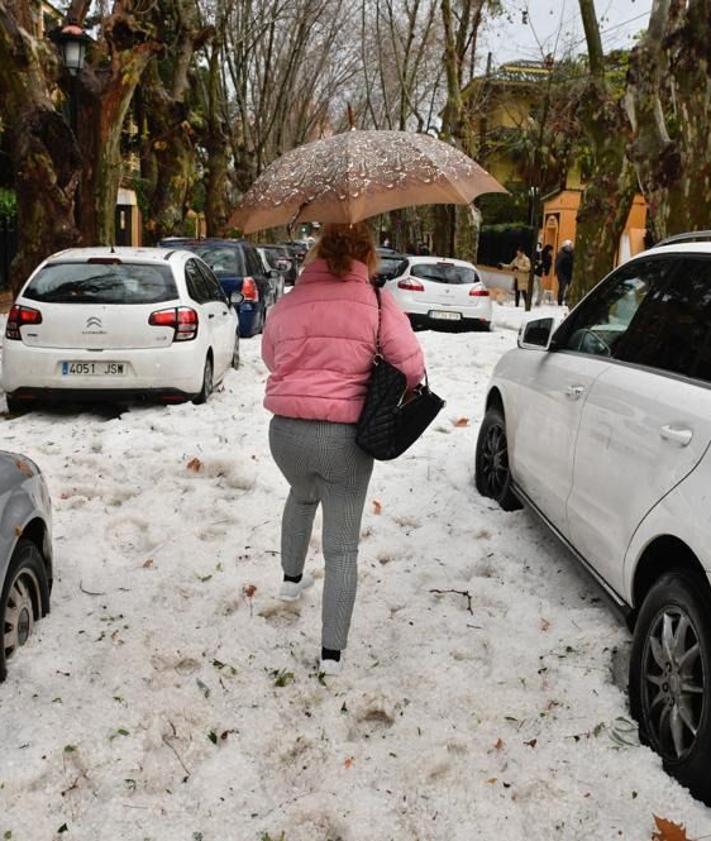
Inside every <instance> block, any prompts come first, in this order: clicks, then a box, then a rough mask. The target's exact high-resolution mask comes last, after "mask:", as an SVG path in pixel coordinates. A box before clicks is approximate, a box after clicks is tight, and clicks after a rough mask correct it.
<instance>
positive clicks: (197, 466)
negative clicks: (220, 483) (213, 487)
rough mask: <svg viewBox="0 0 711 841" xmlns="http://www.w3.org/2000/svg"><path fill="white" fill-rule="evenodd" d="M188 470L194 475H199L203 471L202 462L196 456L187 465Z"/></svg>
mask: <svg viewBox="0 0 711 841" xmlns="http://www.w3.org/2000/svg"><path fill="white" fill-rule="evenodd" d="M187 467H188V470H192V471H193V473H199V472H200V470H202V462H201V461H200V459H199V458H198V457H197V456H196V457H195V458H191V459H190V461H189V462H188V464H187Z"/></svg>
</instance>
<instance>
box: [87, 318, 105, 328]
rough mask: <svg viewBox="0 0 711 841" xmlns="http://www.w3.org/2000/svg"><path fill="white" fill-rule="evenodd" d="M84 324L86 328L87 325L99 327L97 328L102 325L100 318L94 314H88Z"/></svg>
mask: <svg viewBox="0 0 711 841" xmlns="http://www.w3.org/2000/svg"><path fill="white" fill-rule="evenodd" d="M86 326H87V328H88V327H99V328H101V327H102V324H101V319H100V318H99V317H98V316H96V315H92V316H89V318H87V320H86Z"/></svg>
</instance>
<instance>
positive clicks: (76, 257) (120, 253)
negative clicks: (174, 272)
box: [47, 243, 195, 263]
mask: <svg viewBox="0 0 711 841" xmlns="http://www.w3.org/2000/svg"><path fill="white" fill-rule="evenodd" d="M176 245H177V243H176ZM180 250H181V249H180V248H179V247H178V248H174V249H171V248H133V247H127V246H116V247H115V248H111V247H110V246H108V245H105V246H93V247H91V248H67V249H65V250H64V251H58V252H57V253H56V254H52V256H51V257H48V258H47V262H48V263H53V262H55V261H61V260H70V261H77V262H79V261H85V260H91V259H96V258H107V257H109V258H110V257H118V258H119V259H120V260H140V261H141V262H142V263H165V262H166V261H167V260H169V258H171V257H172V256H173V255H174V254H176V253H178V252H180ZM184 253H185V254H187V255H188V256H190V257H194V256H195V255H194V254H191V253H190V252H187V251H185V252H184Z"/></svg>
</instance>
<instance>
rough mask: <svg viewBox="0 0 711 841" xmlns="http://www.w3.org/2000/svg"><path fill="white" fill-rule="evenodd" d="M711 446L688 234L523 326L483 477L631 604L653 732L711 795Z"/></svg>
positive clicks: (707, 302) (708, 316) (657, 745)
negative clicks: (560, 316) (564, 311)
mask: <svg viewBox="0 0 711 841" xmlns="http://www.w3.org/2000/svg"><path fill="white" fill-rule="evenodd" d="M695 236H696V237H697V238H698V237H699V234H698V233H697V234H696V235H695ZM709 238H711V234H710V235H709ZM710 449H711V243H708V242H692V241H691V235H687V236H686V237H676V238H673V239H672V240H670V241H667V243H663V244H660V246H658V247H656V248H654V249H652V250H650V251H647V252H645V253H643V254H640V255H638V256H636V257H635V258H633V259H632V260H630V261H629V262H627V263H625V264H624V265H623V266H621V267H620V268H618V269H617V270H616V271H614V272H613V273H612V274H611V275H609V276H608V277H607V278H606V279H605V280H604V281H603V282H602V283H600V284H599V285H598V286H597V287H596V288H595V289H594V290H593V291H592V292H590V294H589V295H588V296H587V297H586V298H585V299H584V300H583V301H582V302H581V303H580V304H579V305H578V306H577V307H576V308H575V309H574V310H573V311H572V312H571V313H570V315H569V316H568V317H567V318H566V319H565V320H564V321H563V323H562V324H561V325H560V326H557V325H556V324H555V323H554V321H553V319H551V318H547V319H536V320H534V321H530V322H528V323H527V324H525V325H524V326H523V327H522V329H521V332H520V334H519V341H518V349H516V350H513V351H510V352H509V353H507V354H506V355H504V356H503V357H502V359H501V360H500V361H499V363H498V365H497V366H496V369H495V370H494V374H493V379H492V381H491V384H490V387H489V391H488V395H487V399H486V414H485V417H484V420H483V422H482V425H481V429H480V432H479V439H478V443H477V453H476V484H477V488H478V490H479V492H480V493H482V494H483V495H485V496H488V497H491V498H493V499H495V500H496V501H497V502H498V503H499V504H500V505H501V507H503V508H504V509H506V510H511V509H513V508H516V507H519V500H521V501H523V502H525V503H527V504H528V505H529V506H530V507H531V508H532V509H533V510H534V511H536V512H537V513H538V514H539V515H540V516H541V517H542V518H543V520H544V521H545V522H546V523H547V524H548V525H549V526H550V527H551V528H552V529H553V531H554V532H555V533H556V534H557V535H558V536H559V537H560V538H561V539H562V540H563V542H564V543H565V544H566V545H567V546H568V547H569V548H570V549H572V551H573V552H574V554H575V555H576V556H577V557H578V558H579V559H580V560H581V561H582V562H583V563H584V565H585V566H586V567H587V568H588V570H589V571H590V572H591V573H592V574H593V575H594V577H595V578H596V579H597V580H598V581H599V582H600V583H601V584H602V586H603V587H604V588H605V589H606V591H607V592H608V594H609V595H610V596H611V598H612V599H613V600H614V602H615V603H616V604H617V605H618V606H619V607H620V608H622V609H623V610H624V611H625V612H626V614H627V616H628V619H629V624H630V627H631V628H633V629H634V640H633V646H632V652H631V662H630V673H629V696H630V705H631V709H632V713H633V714H634V716H635V717H636V718H637V720H638V722H639V728H640V735H641V738H642V740H643V741H644V742H646V743H647V744H649V745H651V746H652V747H653V748H654V749H655V750H656V751H657V752H658V753H659V754H661V756H662V758H663V761H664V765H665V767H666V768H667V769H668V770H669V771H670V772H671V773H672V774H674V775H675V776H676V777H677V778H678V779H679V780H680V781H681V782H682V783H684V784H685V785H687V786H688V787H689V788H690V789H691V790H692V792H693V793H694V794H695V795H697V796H699V797H701V798H702V799H704V800H705V801H706V802H707V803H711V585H710V584H709V575H710V574H711V518H710V517H709V507H710V504H711V495H710V491H709V488H710V487H711V452H710Z"/></svg>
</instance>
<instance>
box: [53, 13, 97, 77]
mask: <svg viewBox="0 0 711 841" xmlns="http://www.w3.org/2000/svg"><path fill="white" fill-rule="evenodd" d="M52 40H53V41H54V43H55V44H56V45H57V47H58V49H59V51H60V52H61V54H62V61H63V62H64V66H65V67H66V68H67V70H68V71H69V74H70V75H71V76H76V75H78V74H79V73H80V72H81V71H82V69H83V67H84V61H85V59H86V45H87V44H89V43H90V42H91V38H90V37H89V36H88V35H87V34H86V32H84V30H83V29H82V28H81V26H77V24H75V23H68V24H66V25H65V26H63V27H62V28H61V29H58V30H55V31H54V33H53V35H52Z"/></svg>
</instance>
